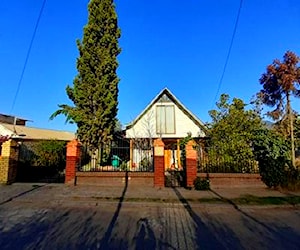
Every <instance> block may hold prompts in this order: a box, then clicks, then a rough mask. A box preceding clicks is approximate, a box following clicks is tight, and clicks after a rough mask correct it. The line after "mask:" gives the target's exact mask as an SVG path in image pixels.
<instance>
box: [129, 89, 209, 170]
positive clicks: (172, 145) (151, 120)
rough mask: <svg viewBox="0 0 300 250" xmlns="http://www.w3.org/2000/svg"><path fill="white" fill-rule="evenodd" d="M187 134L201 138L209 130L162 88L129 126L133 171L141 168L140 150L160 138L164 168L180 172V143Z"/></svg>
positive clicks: (169, 92)
mask: <svg viewBox="0 0 300 250" xmlns="http://www.w3.org/2000/svg"><path fill="white" fill-rule="evenodd" d="M187 135H191V136H192V137H198V138H202V137H205V136H206V127H205V125H204V123H203V122H202V121H201V120H200V119H198V118H197V117H196V116H195V115H194V114H193V113H192V112H191V111H190V110H188V109H187V108H186V107H185V106H184V105H183V104H182V103H181V102H180V101H179V100H178V99H177V98H176V97H175V96H174V95H173V94H172V93H171V91H170V90H169V89H167V88H165V89H163V90H162V91H161V92H160V93H159V94H158V95H157V96H156V97H155V98H154V99H153V100H152V101H151V102H150V104H149V105H148V106H147V107H146V108H145V109H144V110H143V111H142V112H141V113H140V114H139V115H138V116H137V118H136V119H135V120H133V121H132V122H131V123H130V124H129V125H127V126H126V138H129V139H130V145H131V150H130V169H131V168H132V167H140V166H139V165H140V164H141V163H142V161H143V155H141V153H137V152H135V151H137V150H138V149H139V148H142V149H145V147H146V148H148V150H150V148H151V146H152V145H151V143H152V141H153V140H154V139H157V138H161V139H162V141H163V143H164V145H165V148H164V158H165V161H164V162H165V169H166V170H167V169H181V168H182V166H181V161H180V155H181V150H180V140H181V139H183V138H185V137H186V136H187Z"/></svg>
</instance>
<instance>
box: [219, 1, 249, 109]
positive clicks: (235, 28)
mask: <svg viewBox="0 0 300 250" xmlns="http://www.w3.org/2000/svg"><path fill="white" fill-rule="evenodd" d="M242 5H243V0H240V6H239V9H238V14H237V17H236V20H235V24H234V29H233V33H232V37H231V41H230V45H229V49H228V53H227V56H226V60H225V64H224V68H223V72H222V75H221V78H220V81H219V84H218V88H217V92H216V95H215V98H214V101H213V105H214V103H215V101H216V100H217V96H218V94H219V91H220V89H221V85H222V82H223V78H224V75H225V72H226V68H227V64H228V61H229V57H230V53H231V49H232V45H233V40H234V37H235V34H236V30H237V26H238V23H239V19H240V14H241V9H242Z"/></svg>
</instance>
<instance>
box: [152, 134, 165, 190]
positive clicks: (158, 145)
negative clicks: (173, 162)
mask: <svg viewBox="0 0 300 250" xmlns="http://www.w3.org/2000/svg"><path fill="white" fill-rule="evenodd" d="M153 146H154V187H164V186H165V158H164V148H165V144H164V143H163V141H162V139H155V140H154V143H153Z"/></svg>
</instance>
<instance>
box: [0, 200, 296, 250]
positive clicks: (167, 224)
mask: <svg viewBox="0 0 300 250" xmlns="http://www.w3.org/2000/svg"><path fill="white" fill-rule="evenodd" d="M0 249H51V250H52V249H300V210H299V208H298V209H297V208H291V207H261V206H260V207H257V206H255V207H254V206H253V207H251V206H247V207H246V206H245V207H239V208H238V207H234V206H232V205H229V204H228V205H227V204H202V205H201V204H189V203H184V202H183V203H179V204H178V203H177V204H163V203H158V202H153V203H137V202H132V203H129V202H122V200H120V201H119V202H103V201H99V203H96V204H94V205H90V204H84V203H82V202H81V203H80V204H78V205H76V204H74V203H72V204H68V203H65V204H64V203H63V204H59V205H56V206H54V205H53V204H52V205H51V204H50V205H49V204H48V203H47V202H44V203H41V202H37V203H35V202H26V201H24V200H23V201H18V200H17V199H15V200H12V201H7V202H5V203H3V204H2V205H0Z"/></svg>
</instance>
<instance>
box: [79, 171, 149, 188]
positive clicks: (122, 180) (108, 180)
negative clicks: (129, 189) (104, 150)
mask: <svg viewBox="0 0 300 250" xmlns="http://www.w3.org/2000/svg"><path fill="white" fill-rule="evenodd" d="M126 178H127V181H128V182H127V184H128V185H130V186H132V185H139V186H150V187H153V186H154V173H150V172H127V173H126V172H76V180H75V183H76V185H98V186H124V185H125V184H126Z"/></svg>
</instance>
